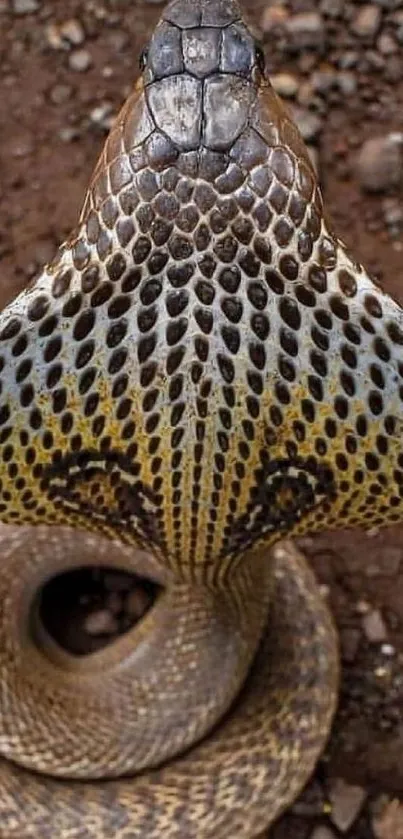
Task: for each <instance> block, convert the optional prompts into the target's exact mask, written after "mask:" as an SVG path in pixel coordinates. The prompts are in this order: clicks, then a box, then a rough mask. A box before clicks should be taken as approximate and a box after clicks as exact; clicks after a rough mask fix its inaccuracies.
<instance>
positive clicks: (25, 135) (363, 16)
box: [0, 0, 403, 839]
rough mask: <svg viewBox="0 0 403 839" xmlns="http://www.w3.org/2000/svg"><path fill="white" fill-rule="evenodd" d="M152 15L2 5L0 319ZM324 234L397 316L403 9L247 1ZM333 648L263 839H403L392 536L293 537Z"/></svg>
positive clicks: (397, 553)
mask: <svg viewBox="0 0 403 839" xmlns="http://www.w3.org/2000/svg"><path fill="white" fill-rule="evenodd" d="M161 6H162V4H161V2H159V0H148V2H147V0H142V2H141V0H137V2H136V0H86V2H85V3H82V2H80V0H0V305H4V304H5V303H6V302H7V300H9V299H10V298H11V297H12V296H14V295H15V293H16V292H17V291H19V290H20V289H22V288H23V287H24V286H25V285H26V283H27V282H28V281H29V280H30V279H31V278H32V277H33V276H34V275H35V274H36V272H37V271H38V269H39V268H40V266H41V265H42V264H43V263H44V262H46V261H48V260H50V259H51V257H52V255H53V253H54V251H55V248H56V247H57V245H58V244H59V243H60V242H61V241H62V240H63V239H64V238H65V237H66V236H67V234H68V233H69V230H70V228H71V227H72V226H73V224H74V223H75V222H76V219H77V213H78V211H79V208H80V203H81V201H82V198H83V194H84V190H85V187H86V184H87V181H88V177H89V174H90V172H91V169H92V167H93V165H94V163H95V161H96V158H97V155H98V153H99V151H100V149H101V146H102V143H103V140H104V137H105V135H106V132H107V131H108V129H109V127H110V124H111V121H112V120H113V117H114V115H115V114H116V112H117V110H118V108H119V106H120V105H121V103H122V102H123V100H124V98H125V97H126V95H127V93H128V91H129V90H130V87H131V84H132V81H133V79H134V78H135V77H136V75H137V73H138V55H139V51H140V49H141V47H142V46H143V45H144V43H145V42H146V40H147V36H148V34H149V32H150V31H151V28H152V27H153V25H154V23H155V21H156V18H157V16H158V15H159V12H160V10H161ZM244 6H245V7H247V8H248V10H249V11H250V15H251V18H252V20H253V22H254V24H255V27H256V33H257V34H258V35H259V36H260V38H261V39H262V41H263V44H264V48H265V52H266V58H267V65H268V69H269V71H270V73H271V75H272V78H273V83H274V84H275V86H276V88H277V90H278V92H279V93H280V94H281V95H282V96H283V97H284V98H285V99H286V100H287V101H288V104H289V107H290V108H291V110H292V111H293V112H294V114H295V117H296V118H297V120H298V123H299V125H300V128H301V130H302V133H303V135H304V137H305V139H306V141H307V142H308V144H309V146H310V147H311V149H312V155H313V157H314V160H315V164H316V166H317V168H318V172H319V176H320V180H321V183H322V187H323V192H324V196H325V202H326V204H327V207H328V211H329V212H330V214H331V216H332V217H333V221H334V224H335V227H336V229H337V232H338V234H339V236H340V237H341V238H343V239H344V240H345V241H346V242H347V243H348V244H349V245H350V246H352V247H353V249H354V252H355V254H356V255H357V257H358V258H359V259H361V260H362V261H363V262H364V263H365V264H366V266H367V267H368V268H369V270H370V271H371V272H372V274H373V275H374V276H375V277H376V278H377V279H378V280H379V281H380V283H381V284H382V286H383V287H384V288H385V289H386V290H387V291H389V292H390V293H392V294H393V295H394V296H395V297H397V298H398V299H399V300H400V301H401V303H402V304H403V2H401V0H374V1H373V2H372V3H365V2H364V3H361V2H358V0H356V2H352V0H318V1H317V2H315V0H283V2H281V0H278V2H277V3H276V2H270V0H249V2H247V0H244ZM302 546H303V549H304V550H305V552H306V553H307V554H308V555H309V556H310V558H311V559H312V561H313V563H314V565H315V568H316V570H317V573H318V575H319V577H320V579H321V582H322V584H323V586H324V593H325V595H326V596H328V598H329V601H330V604H331V606H332V609H333V612H334V615H335V618H336V621H337V625H338V629H339V632H340V639H341V655H342V665H343V676H342V685H341V698H340V708H339V713H338V716H337V719H336V721H335V725H334V730H333V735H332V738H331V742H330V744H329V748H328V750H327V752H326V755H325V756H324V759H323V761H322V762H321V764H320V766H319V768H318V771H317V773H316V775H315V777H314V779H313V780H312V782H311V784H310V785H309V786H308V788H307V789H306V791H305V792H304V794H303V795H302V796H301V798H300V800H299V801H298V802H297V803H296V804H295V806H294V807H293V808H292V810H291V812H289V813H288V814H286V815H285V816H284V817H283V819H282V820H281V821H280V822H279V823H278V824H277V825H276V826H275V827H274V828H273V829H272V831H271V834H270V836H271V839H308V838H309V839H336V837H340V836H344V837H346V839H402V837H403V806H402V805H400V804H399V801H398V798H399V796H400V797H401V798H402V797H403V528H398V527H397V528H394V529H393V530H389V531H384V532H380V533H376V532H370V533H367V534H364V533H355V532H354V533H353V532H344V533H340V534H337V535H329V534H324V535H322V536H320V537H318V538H315V539H305V540H303V543H302Z"/></svg>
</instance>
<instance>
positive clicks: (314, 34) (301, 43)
mask: <svg viewBox="0 0 403 839" xmlns="http://www.w3.org/2000/svg"><path fill="white" fill-rule="evenodd" d="M287 31H288V32H289V34H290V35H291V36H292V38H293V41H294V46H295V47H296V48H297V49H298V50H302V49H309V48H310V49H319V48H320V47H322V46H323V40H324V34H325V30H324V24H323V20H322V18H321V16H320V15H319V14H318V13H317V12H301V13H299V14H296V15H293V16H292V17H290V18H289V20H288V21H287Z"/></svg>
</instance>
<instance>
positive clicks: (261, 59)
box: [255, 43, 266, 76]
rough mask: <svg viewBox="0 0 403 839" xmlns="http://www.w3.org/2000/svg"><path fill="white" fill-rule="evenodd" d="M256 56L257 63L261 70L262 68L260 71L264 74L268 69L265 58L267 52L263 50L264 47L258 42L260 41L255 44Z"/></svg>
mask: <svg viewBox="0 0 403 839" xmlns="http://www.w3.org/2000/svg"><path fill="white" fill-rule="evenodd" d="M255 56H256V64H257V66H258V68H259V70H260V72H261V74H262V76H263V75H264V71H265V69H266V59H265V54H264V52H263V49H262V47H261V46H260V44H258V43H256V44H255Z"/></svg>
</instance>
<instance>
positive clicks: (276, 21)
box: [260, 5, 290, 32]
mask: <svg viewBox="0 0 403 839" xmlns="http://www.w3.org/2000/svg"><path fill="white" fill-rule="evenodd" d="M289 14H290V13H289V12H288V11H287V9H285V8H284V6H280V5H278V6H269V8H268V9H265V10H264V12H263V14H262V18H261V22H260V26H261V29H262V32H272V31H273V29H276V28H278V27H279V26H280V27H282V26H283V25H284V24H285V22H286V21H287V20H288V18H289Z"/></svg>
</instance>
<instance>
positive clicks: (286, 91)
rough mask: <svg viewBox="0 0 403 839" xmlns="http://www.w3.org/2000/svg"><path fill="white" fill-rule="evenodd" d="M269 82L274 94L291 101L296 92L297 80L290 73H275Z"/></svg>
mask: <svg viewBox="0 0 403 839" xmlns="http://www.w3.org/2000/svg"><path fill="white" fill-rule="evenodd" d="M270 81H271V83H272V85H273V87H274V90H275V91H276V93H278V95H279V96H284V98H285V99H292V98H293V96H295V94H296V93H297V91H298V79H297V78H296V77H295V76H293V75H291V73H275V74H274V75H273V76H271V78H270Z"/></svg>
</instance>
